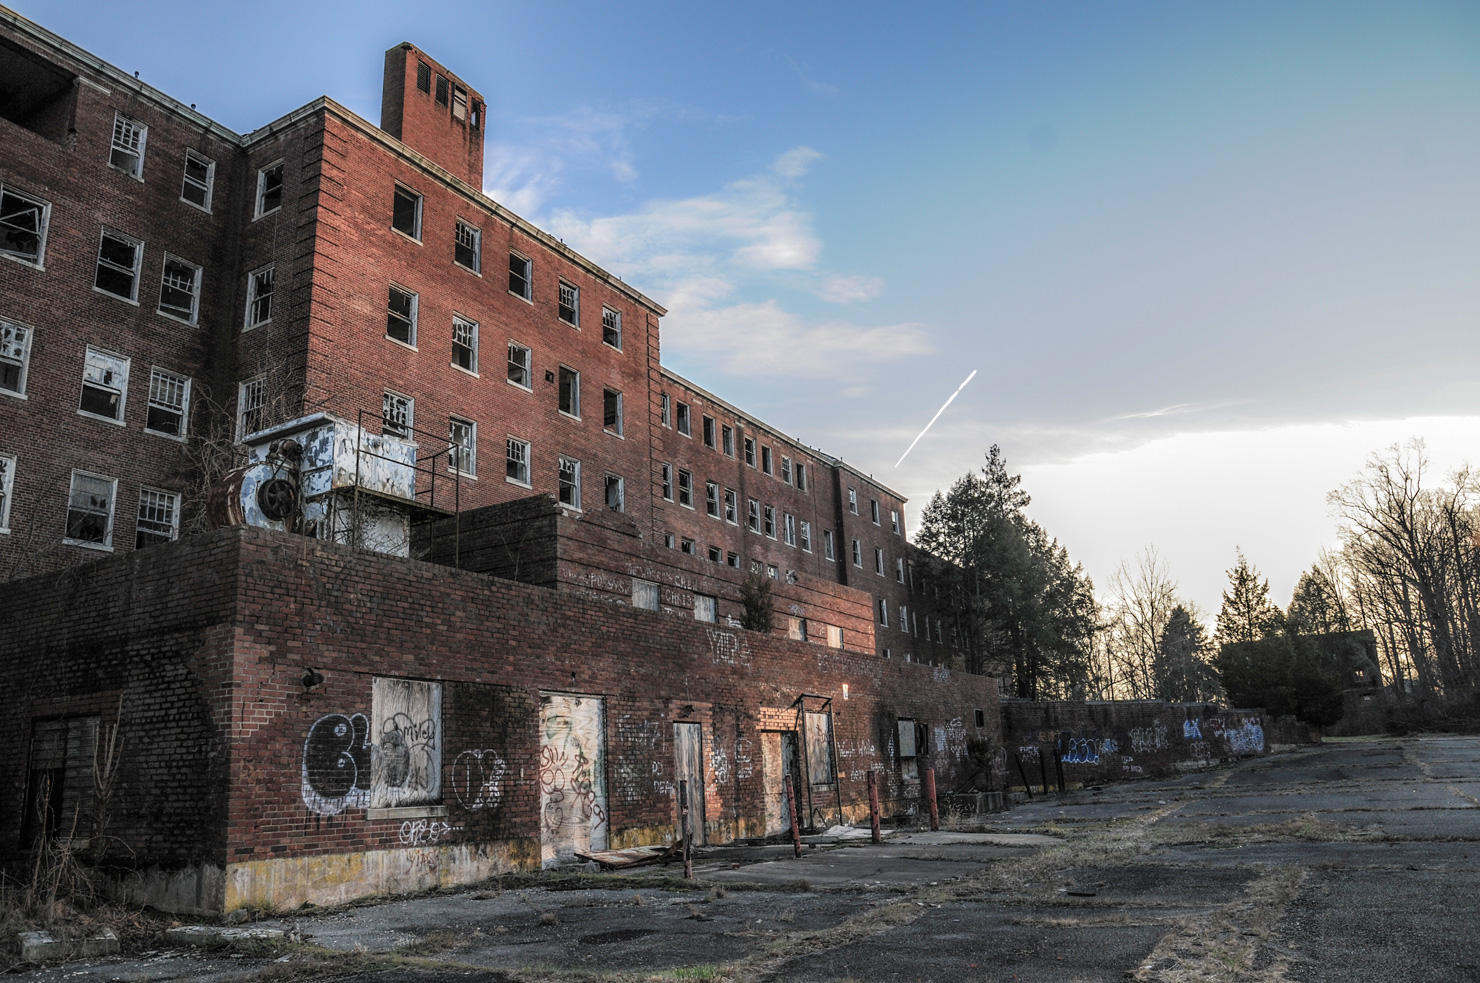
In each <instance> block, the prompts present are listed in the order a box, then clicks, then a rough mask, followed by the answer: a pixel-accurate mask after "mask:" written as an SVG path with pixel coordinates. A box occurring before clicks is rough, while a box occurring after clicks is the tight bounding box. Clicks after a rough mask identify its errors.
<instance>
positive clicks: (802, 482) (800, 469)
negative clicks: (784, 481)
mask: <svg viewBox="0 0 1480 983" xmlns="http://www.w3.org/2000/svg"><path fill="white" fill-rule="evenodd" d="M796 471H797V483H796V489H797V491H799V492H805V491H806V490H807V465H805V464H803V463H802V462H801V461H798V462H797V463H796Z"/></svg>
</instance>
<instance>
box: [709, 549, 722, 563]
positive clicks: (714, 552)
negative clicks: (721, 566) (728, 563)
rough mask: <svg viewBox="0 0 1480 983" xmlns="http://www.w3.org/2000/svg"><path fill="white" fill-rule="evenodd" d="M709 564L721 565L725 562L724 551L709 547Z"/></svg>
mask: <svg viewBox="0 0 1480 983" xmlns="http://www.w3.org/2000/svg"><path fill="white" fill-rule="evenodd" d="M709 562H710V563H723V562H725V551H724V550H723V549H721V548H720V547H718V546H711V547H709Z"/></svg>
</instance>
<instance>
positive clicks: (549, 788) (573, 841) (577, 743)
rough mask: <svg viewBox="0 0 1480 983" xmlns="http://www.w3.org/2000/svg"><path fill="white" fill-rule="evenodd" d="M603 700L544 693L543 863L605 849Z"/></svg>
mask: <svg viewBox="0 0 1480 983" xmlns="http://www.w3.org/2000/svg"><path fill="white" fill-rule="evenodd" d="M604 716H605V715H604V713H603V711H602V700H601V697H599V696H571V695H569V694H565V693H541V694H540V859H541V860H542V861H543V863H544V864H545V866H551V865H553V864H558V863H561V862H562V861H566V860H570V859H572V858H573V857H574V855H575V854H577V853H590V852H591V851H593V850H605V849H606V848H607V838H608V834H609V833H610V829H611V828H610V825H609V824H608V822H607V814H606V731H605V728H604Z"/></svg>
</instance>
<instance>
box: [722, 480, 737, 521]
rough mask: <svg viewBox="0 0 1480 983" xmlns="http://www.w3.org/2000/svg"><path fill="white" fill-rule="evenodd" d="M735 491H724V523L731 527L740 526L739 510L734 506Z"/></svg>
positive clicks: (727, 489) (730, 489)
mask: <svg viewBox="0 0 1480 983" xmlns="http://www.w3.org/2000/svg"><path fill="white" fill-rule="evenodd" d="M735 501H736V500H735V489H733V488H726V489H725V521H726V522H728V523H729V524H730V525H732V526H736V525H739V524H740V516H739V509H738V508H737V507H736V504H735Z"/></svg>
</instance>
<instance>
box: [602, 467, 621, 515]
mask: <svg viewBox="0 0 1480 983" xmlns="http://www.w3.org/2000/svg"><path fill="white" fill-rule="evenodd" d="M613 481H615V482H616V483H617V484H616V488H617V504H616V505H613V504H612V503H611V494H612V482H613ZM602 491H603V493H602V503H603V504H605V505H606V507H607V508H609V509H611V510H612V511H613V512H626V511H627V480H626V479H625V478H623V477H622V476H621V475H619V474H612V473H611V472H610V471H608V472H607V473H606V487H605V488H604V489H603V490H602Z"/></svg>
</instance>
